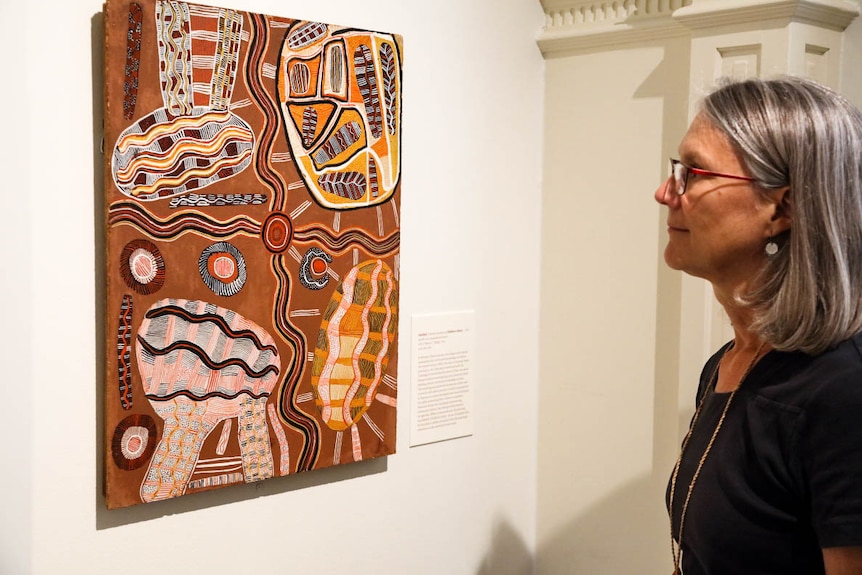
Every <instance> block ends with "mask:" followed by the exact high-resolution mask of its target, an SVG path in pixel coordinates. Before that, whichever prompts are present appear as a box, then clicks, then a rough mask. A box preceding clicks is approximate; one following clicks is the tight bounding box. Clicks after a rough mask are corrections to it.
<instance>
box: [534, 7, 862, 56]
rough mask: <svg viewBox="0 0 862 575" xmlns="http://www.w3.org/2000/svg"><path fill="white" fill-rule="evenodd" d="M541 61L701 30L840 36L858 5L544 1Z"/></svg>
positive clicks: (858, 9)
mask: <svg viewBox="0 0 862 575" xmlns="http://www.w3.org/2000/svg"><path fill="white" fill-rule="evenodd" d="M543 6H544V7H545V25H544V26H543V28H542V30H541V31H540V33H539V36H538V39H537V43H538V45H539V49H540V50H541V51H542V54H544V55H545V56H546V57H548V56H554V55H562V54H568V53H577V52H583V51H591V50H596V49H602V48H607V47H608V46H619V45H623V44H630V43H637V42H645V41H650V40H657V39H664V38H669V37H679V36H684V35H687V34H689V33H690V32H691V31H692V30H702V29H704V28H713V27H723V26H733V25H745V26H751V25H752V23H757V22H763V23H767V22H768V23H769V27H775V26H776V25H778V26H781V25H787V24H789V23H790V22H802V23H806V24H811V25H814V26H818V27H822V28H827V29H831V30H838V31H842V30H844V29H845V28H846V27H847V26H848V25H849V24H850V22H851V21H852V20H853V19H854V18H856V17H857V16H858V15H859V14H860V6H859V0H605V1H598V2H597V1H595V0H592V1H590V0H586V1H585V0H543Z"/></svg>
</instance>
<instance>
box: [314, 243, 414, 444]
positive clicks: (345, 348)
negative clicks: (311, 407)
mask: <svg viewBox="0 0 862 575" xmlns="http://www.w3.org/2000/svg"><path fill="white" fill-rule="evenodd" d="M397 327H398V289H397V286H396V282H395V274H394V273H393V272H392V269H391V268H390V267H389V266H388V265H387V264H386V262H384V261H383V260H368V261H365V262H362V263H360V264H359V265H357V266H355V267H354V268H353V269H351V270H350V272H349V273H348V274H347V275H346V276H345V277H344V279H343V280H341V282H340V283H339V284H338V286H337V287H336V288H335V293H334V294H333V295H332V298H331V299H330V300H329V304H328V305H327V307H326V311H325V312H324V314H323V317H322V320H321V323H320V331H319V332H318V336H317V346H316V348H315V350H314V361H313V362H312V365H311V385H312V389H313V391H314V398H315V403H316V405H317V407H318V409H319V410H320V415H321V417H322V419H323V422H324V423H325V424H326V425H327V426H328V427H329V428H330V429H333V430H336V431H340V430H343V429H347V428H348V427H350V426H352V425H353V424H354V423H356V421H357V420H359V418H361V417H362V415H363V414H364V413H365V412H366V411H367V410H368V407H369V406H370V405H371V402H373V401H374V397H375V396H376V395H377V389H378V386H379V385H380V382H381V380H382V379H383V376H384V375H385V373H386V366H387V364H388V362H389V352H390V350H391V349H392V346H393V343H394V341H395V337H396V330H397Z"/></svg>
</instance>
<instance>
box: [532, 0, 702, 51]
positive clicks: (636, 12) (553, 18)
mask: <svg viewBox="0 0 862 575" xmlns="http://www.w3.org/2000/svg"><path fill="white" fill-rule="evenodd" d="M691 1H692V0H605V1H603V2H602V1H599V2H596V1H595V0H592V1H589V0H587V1H584V0H568V1H566V0H563V1H555V0H544V1H543V6H544V7H545V25H544V27H543V28H542V31H541V32H540V33H539V38H538V45H539V49H540V50H541V51H542V53H543V54H544V55H546V56H548V55H553V54H558V53H567V52H577V51H581V50H586V49H596V48H603V47H607V46H610V45H620V44H627V43H632V42H643V41H648V40H652V39H656V38H667V37H673V36H682V35H685V34H687V31H686V29H685V28H684V27H682V26H680V25H679V23H677V22H674V21H673V19H672V18H671V16H672V14H673V11H674V10H676V9H678V8H681V7H683V6H685V5H686V4H689V3H691Z"/></svg>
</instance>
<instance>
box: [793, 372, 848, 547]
mask: <svg viewBox="0 0 862 575" xmlns="http://www.w3.org/2000/svg"><path fill="white" fill-rule="evenodd" d="M821 375H822V377H823V379H822V380H821V381H819V382H811V384H812V395H811V399H810V402H809V403H808V405H807V406H806V409H805V412H804V415H803V417H802V418H801V419H800V428H799V445H800V450H799V451H800V453H799V455H800V457H801V466H802V470H803V473H804V476H805V479H806V483H807V485H806V488H807V490H808V493H809V497H810V505H811V517H812V523H813V526H814V530H815V532H816V533H817V536H818V541H819V544H820V547H842V546H858V545H862V370H860V369H859V368H855V369H843V370H840V371H839V372H838V373H832V374H821Z"/></svg>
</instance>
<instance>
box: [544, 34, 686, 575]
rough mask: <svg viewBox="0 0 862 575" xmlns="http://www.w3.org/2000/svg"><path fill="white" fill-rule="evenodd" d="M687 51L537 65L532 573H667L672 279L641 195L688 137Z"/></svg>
mask: <svg viewBox="0 0 862 575" xmlns="http://www.w3.org/2000/svg"><path fill="white" fill-rule="evenodd" d="M688 46H689V40H688V39H687V38H685V39H667V40H663V41H654V42H648V43H646V44H644V43H641V44H639V45H637V46H636V47H625V46H622V47H619V48H608V49H605V50H595V51H587V50H585V51H582V52H580V53H577V54H574V55H568V56H561V57H551V58H550V59H549V60H548V61H547V62H546V117H547V120H546V127H545V130H546V133H545V150H546V155H545V191H544V212H543V213H544V220H543V230H542V237H543V260H544V261H543V267H542V282H543V283H542V288H541V298H542V303H541V333H542V337H541V340H540V373H541V377H540V380H541V385H540V399H539V474H538V486H539V490H538V521H539V523H538V571H539V573H540V574H543V575H544V574H547V575H554V574H558V573H584V574H589V575H601V574H608V575H616V574H619V573H644V574H653V573H656V574H658V573H666V572H669V571H670V570H671V564H670V552H669V549H670V539H669V527H668V520H667V515H666V512H665V510H664V503H663V501H664V489H665V483H666V481H667V477H668V473H669V472H670V469H671V467H672V465H673V462H674V458H675V455H676V448H677V445H678V444H677V439H676V428H677V421H676V420H677V415H676V395H677V381H678V378H677V376H676V356H677V350H678V337H679V336H678V331H679V323H678V322H679V306H678V299H679V293H680V285H679V276H678V275H676V274H672V273H668V272H667V270H666V268H665V266H664V265H663V261H662V257H661V253H662V250H663V248H664V237H663V233H664V229H665V226H664V224H663V215H662V214H661V212H660V210H659V206H658V204H656V203H655V201H654V200H653V191H654V189H655V186H657V185H658V184H659V183H660V182H661V180H662V179H663V178H664V177H665V176H666V174H667V167H666V164H667V158H668V157H669V156H671V155H675V152H676V146H677V143H678V141H679V139H680V138H681V136H682V134H683V133H684V131H685V128H686V122H687V109H688V67H689V64H688Z"/></svg>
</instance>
